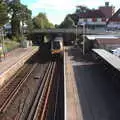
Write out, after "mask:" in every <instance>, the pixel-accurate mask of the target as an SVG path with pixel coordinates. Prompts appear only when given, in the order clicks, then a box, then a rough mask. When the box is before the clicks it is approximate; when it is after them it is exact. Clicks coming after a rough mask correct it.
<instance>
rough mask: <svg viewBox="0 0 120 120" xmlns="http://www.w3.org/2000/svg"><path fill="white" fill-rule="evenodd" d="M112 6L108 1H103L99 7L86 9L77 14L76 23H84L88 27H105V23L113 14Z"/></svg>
mask: <svg viewBox="0 0 120 120" xmlns="http://www.w3.org/2000/svg"><path fill="white" fill-rule="evenodd" d="M114 8H115V7H113V6H109V2H105V6H100V7H99V9H90V10H86V11H85V12H83V13H80V14H79V20H78V25H81V24H83V23H84V24H86V26H87V28H89V29H101V30H103V29H105V26H106V23H107V21H108V19H109V18H110V17H112V15H113V14H114Z"/></svg>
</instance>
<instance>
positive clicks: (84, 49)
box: [82, 23, 85, 55]
mask: <svg viewBox="0 0 120 120" xmlns="http://www.w3.org/2000/svg"><path fill="white" fill-rule="evenodd" d="M82 26H83V55H85V23H84V24H82Z"/></svg>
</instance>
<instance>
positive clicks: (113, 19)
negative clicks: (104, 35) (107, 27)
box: [107, 9, 120, 24]
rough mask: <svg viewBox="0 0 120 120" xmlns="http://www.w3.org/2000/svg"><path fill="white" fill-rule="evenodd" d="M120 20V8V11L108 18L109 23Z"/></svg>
mask: <svg viewBox="0 0 120 120" xmlns="http://www.w3.org/2000/svg"><path fill="white" fill-rule="evenodd" d="M111 21H112V22H120V9H118V11H117V12H116V13H115V14H114V15H113V16H112V17H111V18H110V19H109V20H108V22H107V24H109V22H111Z"/></svg>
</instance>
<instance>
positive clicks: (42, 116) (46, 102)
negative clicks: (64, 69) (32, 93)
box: [34, 64, 56, 120]
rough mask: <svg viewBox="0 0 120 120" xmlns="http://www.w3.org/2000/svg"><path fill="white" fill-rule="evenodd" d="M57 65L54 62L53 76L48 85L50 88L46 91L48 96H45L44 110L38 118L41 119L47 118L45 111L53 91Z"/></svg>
mask: <svg viewBox="0 0 120 120" xmlns="http://www.w3.org/2000/svg"><path fill="white" fill-rule="evenodd" d="M55 65H56V64H54V66H53V69H52V71H51V72H52V73H51V78H50V82H49V85H48V89H47V93H46V97H45V102H44V106H43V110H42V113H41V115H39V118H38V119H39V120H44V119H45V113H46V109H47V104H48V100H49V95H50V91H51V87H52V83H53V76H54V70H55ZM40 103H41V101H40ZM34 120H35V119H34Z"/></svg>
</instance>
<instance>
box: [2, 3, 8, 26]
mask: <svg viewBox="0 0 120 120" xmlns="http://www.w3.org/2000/svg"><path fill="white" fill-rule="evenodd" d="M8 19H9V18H8V13H7V5H6V4H5V3H3V2H1V1H0V27H1V26H3V25H4V24H5V23H7V22H8Z"/></svg>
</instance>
